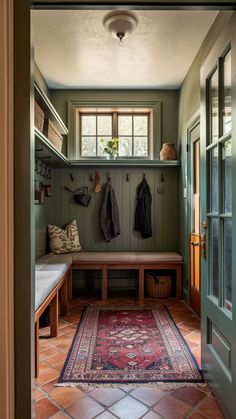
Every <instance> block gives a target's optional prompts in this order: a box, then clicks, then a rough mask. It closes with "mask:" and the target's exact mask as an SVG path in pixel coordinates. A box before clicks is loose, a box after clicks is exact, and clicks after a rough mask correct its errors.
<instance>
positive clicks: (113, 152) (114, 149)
mask: <svg viewBox="0 0 236 419" xmlns="http://www.w3.org/2000/svg"><path fill="white" fill-rule="evenodd" d="M102 142H104V139H102ZM118 150H119V138H117V137H112V138H111V139H110V140H109V141H108V142H107V144H106V147H104V149H103V151H104V153H106V155H107V158H108V159H115V158H116V157H117V156H118Z"/></svg>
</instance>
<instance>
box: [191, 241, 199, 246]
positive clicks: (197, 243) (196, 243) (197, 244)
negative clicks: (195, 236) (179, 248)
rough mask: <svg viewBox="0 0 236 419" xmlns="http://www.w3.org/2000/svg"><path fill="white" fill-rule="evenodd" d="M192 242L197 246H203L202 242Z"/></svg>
mask: <svg viewBox="0 0 236 419" xmlns="http://www.w3.org/2000/svg"><path fill="white" fill-rule="evenodd" d="M190 244H191V245H192V246H195V247H197V246H201V242H191V243H190Z"/></svg>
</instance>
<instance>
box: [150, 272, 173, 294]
mask: <svg viewBox="0 0 236 419" xmlns="http://www.w3.org/2000/svg"><path fill="white" fill-rule="evenodd" d="M146 280H147V293H148V296H149V297H154V298H167V297H169V296H170V294H171V280H172V278H171V276H159V275H155V274H154V273H152V272H148V273H147V275H146Z"/></svg>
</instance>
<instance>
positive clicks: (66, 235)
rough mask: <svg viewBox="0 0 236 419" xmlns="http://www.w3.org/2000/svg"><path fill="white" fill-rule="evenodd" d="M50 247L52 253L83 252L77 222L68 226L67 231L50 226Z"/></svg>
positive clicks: (74, 221) (72, 222)
mask: <svg viewBox="0 0 236 419" xmlns="http://www.w3.org/2000/svg"><path fill="white" fill-rule="evenodd" d="M48 234H49V246H50V250H51V252H52V253H56V254H60V253H69V252H79V251H80V250H81V246H80V242H79V233H78V228H77V222H76V220H73V221H71V222H70V223H69V224H67V226H66V228H65V230H63V229H62V228H60V227H57V226H53V225H48Z"/></svg>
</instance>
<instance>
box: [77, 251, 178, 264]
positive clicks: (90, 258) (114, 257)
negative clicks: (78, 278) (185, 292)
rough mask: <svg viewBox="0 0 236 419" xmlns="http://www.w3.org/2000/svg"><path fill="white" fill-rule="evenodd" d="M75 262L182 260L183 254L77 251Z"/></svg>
mask: <svg viewBox="0 0 236 419" xmlns="http://www.w3.org/2000/svg"><path fill="white" fill-rule="evenodd" d="M72 258H73V262H88V263H89V262H91V263H93V262H94V263H102V262H104V263H109V262H110V263H114V262H120V263H122V262H124V263H143V264H147V263H149V264H152V263H158V262H160V263H161V262H173V263H174V262H182V256H181V255H179V254H178V253H175V252H76V253H73V255H72Z"/></svg>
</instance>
